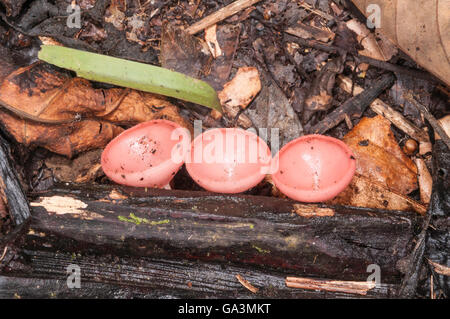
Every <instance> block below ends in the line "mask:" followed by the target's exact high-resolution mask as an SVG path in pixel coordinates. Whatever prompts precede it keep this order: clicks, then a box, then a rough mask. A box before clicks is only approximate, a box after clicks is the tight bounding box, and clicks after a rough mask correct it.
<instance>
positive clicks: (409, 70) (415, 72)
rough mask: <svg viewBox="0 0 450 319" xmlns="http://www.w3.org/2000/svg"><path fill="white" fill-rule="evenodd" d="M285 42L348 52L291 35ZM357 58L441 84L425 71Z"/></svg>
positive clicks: (328, 50) (362, 57)
mask: <svg viewBox="0 0 450 319" xmlns="http://www.w3.org/2000/svg"><path fill="white" fill-rule="evenodd" d="M284 41H288V42H294V43H297V44H299V45H301V46H306V47H310V48H314V49H316V50H321V51H325V52H329V53H336V52H338V53H339V54H341V55H342V54H344V53H345V52H347V51H346V50H344V49H342V48H339V47H336V46H333V45H329V44H326V43H324V42H321V41H317V40H310V39H303V38H299V37H296V36H294V35H289V34H285V35H284ZM355 57H356V59H358V61H359V62H364V63H367V64H370V65H372V66H374V67H377V68H380V69H384V70H388V71H392V72H394V73H402V74H406V75H409V76H412V77H415V78H419V79H423V80H427V81H431V82H439V80H438V79H436V78H435V77H434V76H432V75H431V74H429V73H428V72H423V71H420V70H417V69H412V68H408V67H404V66H400V65H395V64H392V63H389V62H384V61H380V60H376V59H373V58H370V57H368V56H364V55H356V56H355Z"/></svg>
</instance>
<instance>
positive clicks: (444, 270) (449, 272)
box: [427, 258, 450, 276]
mask: <svg viewBox="0 0 450 319" xmlns="http://www.w3.org/2000/svg"><path fill="white" fill-rule="evenodd" d="M427 260H428V263H429V264H430V265H431V266H432V267H433V269H434V271H435V272H437V273H438V274H440V275H444V276H450V267H447V266H444V265H440V264H438V263H435V262H434V261H431V260H429V259H428V258H427Z"/></svg>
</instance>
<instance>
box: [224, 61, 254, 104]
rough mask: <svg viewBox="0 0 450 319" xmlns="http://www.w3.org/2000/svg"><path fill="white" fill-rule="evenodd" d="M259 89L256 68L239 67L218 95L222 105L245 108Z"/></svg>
mask: <svg viewBox="0 0 450 319" xmlns="http://www.w3.org/2000/svg"><path fill="white" fill-rule="evenodd" d="M260 90H261V81H260V79H259V72H258V69H257V68H255V67H242V68H239V70H238V71H237V73H236V75H235V76H234V78H233V79H232V80H231V81H230V82H228V83H226V84H225V85H224V87H223V90H222V91H220V92H219V94H218V96H219V99H220V103H221V104H222V106H227V107H238V108H241V109H245V108H246V107H247V105H249V104H250V102H251V101H252V100H253V99H254V98H255V96H256V95H257V94H258V93H259V91H260Z"/></svg>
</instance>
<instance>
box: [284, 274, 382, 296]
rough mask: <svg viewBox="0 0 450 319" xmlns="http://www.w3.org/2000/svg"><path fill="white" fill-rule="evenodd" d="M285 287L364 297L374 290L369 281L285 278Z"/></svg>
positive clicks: (373, 285)
mask: <svg viewBox="0 0 450 319" xmlns="http://www.w3.org/2000/svg"><path fill="white" fill-rule="evenodd" d="M286 286H288V287H290V288H300V289H309V290H324V291H335V292H345V293H350V294H359V295H366V294H367V291H369V290H370V289H373V288H375V286H376V284H375V283H374V282H370V281H340V280H320V279H311V278H299V277H286Z"/></svg>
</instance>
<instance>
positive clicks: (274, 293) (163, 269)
mask: <svg viewBox="0 0 450 319" xmlns="http://www.w3.org/2000/svg"><path fill="white" fill-rule="evenodd" d="M11 256H13V255H11ZM14 258H15V261H14V264H13V263H12V262H11V264H13V265H14V268H15V270H16V271H12V272H9V273H6V275H0V298H49V297H53V298H112V297H114V298H132V297H133V298H170V299H172V298H355V297H356V296H355V295H354V294H349V293H343V292H326V291H314V290H304V289H292V288H289V287H287V286H286V285H285V277H284V276H283V275H281V274H279V273H274V272H268V271H260V270H254V269H248V268H241V267H236V266H233V265H229V264H221V265H218V264H211V263H199V262H189V261H183V260H181V261H168V260H161V259H148V258H141V259H132V258H120V259H119V258H117V257H114V256H110V255H109V256H103V257H98V256H96V257H93V256H87V255H79V254H74V255H72V254H68V253H57V252H44V251H39V252H37V251H33V252H31V251H27V250H22V251H20V252H19V253H18V254H16V255H14ZM69 265H77V266H79V267H80V275H81V277H80V288H72V289H71V288H69V287H68V285H67V278H68V276H69V274H68V272H67V267H68V266H69ZM20 267H22V268H23V269H22V270H21V271H17V269H19V268H20ZM5 272H6V271H5V270H3V271H2V273H5ZM15 273H19V275H20V276H17V277H16V275H15ZM238 274H242V275H243V276H245V278H246V280H248V281H249V282H251V284H252V285H253V286H255V287H257V288H258V291H257V293H253V292H251V291H249V290H248V289H247V288H245V287H244V286H243V285H242V284H241V283H240V282H239V281H238V279H237V278H236V275H238ZM397 289H398V287H397V286H396V285H392V284H382V285H380V287H377V288H374V289H371V290H370V291H368V292H367V295H366V296H364V297H365V298H380V297H382V298H386V297H395V295H396V293H397ZM359 297H361V296H358V298H359Z"/></svg>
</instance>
